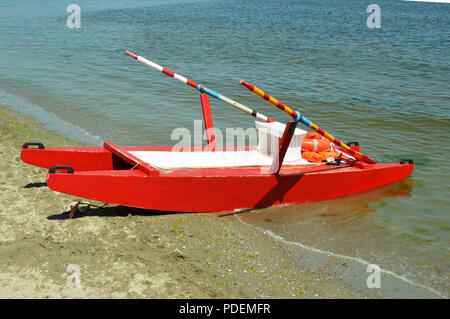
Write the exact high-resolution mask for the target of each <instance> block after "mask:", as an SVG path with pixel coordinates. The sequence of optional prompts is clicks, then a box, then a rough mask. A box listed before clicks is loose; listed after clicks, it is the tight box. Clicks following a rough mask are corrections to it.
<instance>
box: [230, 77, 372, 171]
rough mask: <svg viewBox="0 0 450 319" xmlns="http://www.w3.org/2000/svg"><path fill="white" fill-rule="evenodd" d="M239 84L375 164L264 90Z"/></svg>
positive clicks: (363, 159) (357, 156)
mask: <svg viewBox="0 0 450 319" xmlns="http://www.w3.org/2000/svg"><path fill="white" fill-rule="evenodd" d="M239 83H240V84H242V85H243V86H245V87H246V88H247V89H249V90H250V91H251V92H253V93H254V94H255V95H257V96H259V97H260V98H263V99H264V100H266V101H267V102H269V103H270V104H272V105H273V106H276V107H277V108H279V109H280V110H282V111H283V112H285V113H286V114H288V115H290V116H292V117H293V118H294V120H295V121H297V122H298V121H300V122H301V123H303V124H304V125H305V126H307V127H309V128H310V129H312V130H314V131H316V132H317V133H319V134H320V135H322V136H323V137H325V138H326V139H328V140H329V141H330V142H332V143H334V144H336V145H338V146H340V147H341V148H343V149H344V150H345V151H347V153H349V154H350V155H352V156H353V157H354V158H356V159H357V160H360V161H362V162H365V163H368V164H373V163H375V161H374V160H373V159H371V158H370V157H368V156H367V155H364V154H363V153H360V152H356V151H354V150H352V149H351V148H350V146H348V145H347V144H345V143H343V142H341V141H339V140H338V139H337V138H335V137H334V136H333V135H331V134H330V133H328V132H326V131H324V130H323V129H321V128H320V127H318V126H317V125H316V124H314V123H312V122H311V121H310V120H308V119H307V118H306V117H305V116H303V115H302V114H301V113H300V112H298V111H294V110H292V109H291V108H290V107H287V106H286V105H284V104H283V103H281V102H280V101H278V100H277V99H275V98H273V97H272V96H270V95H269V94H267V93H266V92H264V91H263V90H261V89H259V88H258V87H256V86H254V85H253V84H251V83H248V82H246V81H244V80H242V79H241V80H239Z"/></svg>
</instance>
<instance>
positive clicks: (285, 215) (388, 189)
mask: <svg viewBox="0 0 450 319" xmlns="http://www.w3.org/2000/svg"><path fill="white" fill-rule="evenodd" d="M413 186H414V179H413V178H405V179H402V180H400V181H397V182H394V183H391V184H388V185H385V186H382V187H379V188H376V189H373V190H370V191H366V192H363V193H359V194H355V195H350V196H346V197H340V198H336V199H331V200H325V201H319V202H311V203H305V204H300V205H288V206H278V207H269V208H265V209H260V210H251V211H248V212H242V213H238V218H239V219H240V220H242V221H244V222H246V223H249V224H252V225H254V226H258V227H261V228H263V229H267V230H270V231H272V232H273V233H275V234H277V235H279V236H281V237H283V238H285V239H286V240H288V241H294V242H302V243H305V242H307V243H308V244H312V245H314V244H316V243H318V242H320V244H321V245H322V244H325V242H328V244H329V245H332V246H333V247H334V245H335V243H331V241H334V240H337V239H338V238H339V240H340V243H341V244H342V243H343V242H346V241H349V243H351V245H352V246H353V247H354V241H355V240H356V241H358V240H362V241H366V240H368V239H369V238H370V237H371V233H376V234H377V235H375V236H376V237H378V236H379V235H380V234H381V233H379V232H378V231H379V230H380V227H383V224H385V223H386V222H388V220H389V219H390V216H389V215H395V211H392V210H391V209H390V207H389V206H390V202H391V201H392V200H394V201H395V200H396V198H400V197H411V196H412V192H413ZM317 191H320V190H317ZM222 216H224V215H222ZM341 244H339V246H341ZM329 245H325V246H329ZM324 248H325V247H324Z"/></svg>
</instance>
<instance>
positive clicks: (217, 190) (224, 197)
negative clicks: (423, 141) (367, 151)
mask: <svg viewBox="0 0 450 319" xmlns="http://www.w3.org/2000/svg"><path fill="white" fill-rule="evenodd" d="M106 144H107V143H105V147H82V148H44V147H42V149H41V148H39V149H36V148H34V149H33V148H29V147H28V146H26V145H24V147H23V148H22V151H21V157H22V160H23V161H24V162H25V163H28V164H31V165H35V166H39V167H44V168H52V167H54V166H65V167H66V168H67V169H66V170H64V169H63V172H61V171H56V170H52V169H50V170H49V173H48V174H47V185H48V186H49V187H50V188H51V189H53V190H55V191H58V192H61V193H65V194H69V195H73V196H77V197H81V198H87V199H92V200H97V201H102V202H107V203H112V204H119V205H125V206H132V207H139V208H145V209H151V210H160V211H174V212H219V211H230V210H236V209H253V208H263V207H269V206H278V205H285V204H299V203H304V202H312V201H319V200H326V199H331V198H336V197H341V196H347V195H351V194H356V193H360V192H364V191H367V190H370V189H373V188H376V187H380V186H383V185H386V184H389V183H392V182H395V181H397V180H400V179H402V178H404V177H406V176H408V175H409V174H411V173H412V171H413V169H414V164H413V163H412V161H411V162H404V163H403V164H398V163H377V164H370V165H369V164H361V165H352V166H350V165H340V166H334V165H326V164H320V165H297V166H295V165H293V166H289V165H284V166H282V167H281V170H280V172H279V174H270V173H269V167H256V166H252V167H227V168H220V167H215V168H178V169H169V170H167V169H166V170H164V169H162V170H157V171H156V173H155V172H153V171H149V172H147V173H146V170H144V169H142V168H141V169H139V165H135V163H136V160H135V159H134V160H130V158H128V157H127V156H129V152H133V151H173V149H172V147H118V146H116V145H114V144H112V143H110V144H108V145H106ZM106 146H108V147H106ZM116 149H117V150H116ZM251 149H253V148H251V147H250V148H248V147H246V148H245V150H251ZM204 150H205V148H202V147H192V148H187V149H184V150H180V151H190V152H192V151H204ZM234 150H235V149H234V148H229V149H226V150H225V151H234ZM241 150H242V149H241ZM127 154H128V155H127ZM68 167H69V168H68ZM153 173H155V174H153Z"/></svg>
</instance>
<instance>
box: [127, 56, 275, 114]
mask: <svg viewBox="0 0 450 319" xmlns="http://www.w3.org/2000/svg"><path fill="white" fill-rule="evenodd" d="M125 54H126V55H129V56H130V57H132V58H134V59H136V60H138V61H139V62H142V63H143V64H146V65H148V66H149V67H151V68H153V69H155V70H156V71H159V72H162V73H164V74H166V75H168V76H170V77H173V78H174V79H176V80H178V81H180V82H183V83H184V84H187V85H189V86H192V87H193V88H195V89H197V90H199V91H200V92H204V93H206V94H208V95H209V96H212V97H214V98H216V99H218V100H221V101H224V102H225V103H227V104H230V105H231V106H233V107H235V108H237V109H238V110H241V111H244V112H245V113H247V114H250V115H252V116H254V117H256V118H258V119H260V120H262V121H265V122H275V121H274V120H272V119H271V118H270V117H267V116H265V115H264V114H261V113H259V112H256V111H255V110H252V109H251V108H249V107H247V106H245V105H243V104H241V103H239V102H236V101H233V100H232V99H229V98H227V97H226V96H223V95H221V94H219V93H217V92H216V91H213V90H211V89H208V88H207V87H205V86H203V85H202V84H197V83H195V82H194V81H191V80H189V79H187V78H185V77H184V76H181V75H179V74H176V73H174V72H172V71H170V70H169V69H166V68H164V67H162V66H161V65H159V64H156V63H155V62H152V61H150V60H147V59H146V58H144V57H142V56H139V55H137V54H134V53H133V52H130V51H128V50H126V51H125Z"/></svg>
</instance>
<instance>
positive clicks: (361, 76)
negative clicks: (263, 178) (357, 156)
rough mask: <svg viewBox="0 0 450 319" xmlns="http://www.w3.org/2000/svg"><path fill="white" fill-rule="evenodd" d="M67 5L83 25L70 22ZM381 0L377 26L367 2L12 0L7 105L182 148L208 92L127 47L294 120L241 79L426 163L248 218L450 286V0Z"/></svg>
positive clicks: (373, 150)
mask: <svg viewBox="0 0 450 319" xmlns="http://www.w3.org/2000/svg"><path fill="white" fill-rule="evenodd" d="M73 2H75V3H77V4H78V5H79V6H80V7H81V28H80V29H70V28H68V27H67V26H66V19H67V17H68V16H69V13H67V12H66V7H67V6H68V5H69V4H70V3H73ZM376 3H377V4H379V6H380V8H381V28H380V29H369V28H368V27H367V25H366V20H367V17H368V16H369V13H367V12H366V8H367V6H368V4H370V2H367V1H338V0H336V1H287V0H286V1H268V0H258V1H256V0H247V1H234V0H230V1H180V0H177V1H175V0H173V1H167V0H164V1H162V0H155V1H137V0H126V1H125V0H117V1H106V0H100V1H87V0H77V1H56V0H54V1H47V0H46V1H44V0H36V1H25V0H2V1H1V2H0V102H1V103H5V104H7V105H9V106H11V107H13V108H15V109H17V110H19V111H22V112H26V113H29V114H32V115H34V116H36V117H37V118H38V119H40V120H41V121H43V122H45V123H46V124H47V126H48V127H49V128H52V129H56V130H58V131H59V132H61V133H63V134H65V135H67V136H71V137H75V138H77V139H80V140H83V141H86V142H89V143H92V144H100V143H101V142H102V141H103V140H112V141H114V142H116V143H117V144H121V145H173V144H174V143H175V142H174V141H171V140H170V136H171V132H172V130H173V129H174V128H177V127H186V128H188V129H192V128H193V127H194V120H196V119H201V118H202V113H201V108H200V104H199V97H198V94H197V92H196V91H195V90H193V89H192V88H190V87H188V86H186V85H183V84H181V83H179V82H177V81H174V80H173V79H170V78H168V77H166V76H164V75H162V74H160V73H158V72H156V71H154V70H152V69H150V68H148V67H146V66H144V65H142V64H140V63H137V62H136V61H134V60H133V59H131V58H129V57H127V56H125V55H124V50H125V49H129V50H131V51H133V52H136V53H138V54H141V55H143V56H145V57H147V58H148V59H150V60H153V61H155V62H157V63H159V64H161V65H163V66H166V67H167V68H169V69H172V70H174V71H175V72H177V73H180V74H182V75H184V76H187V77H190V78H192V79H193V80H194V81H196V82H199V83H203V84H205V85H207V86H208V87H210V88H212V89H214V90H216V91H218V92H220V93H221V94H223V95H225V96H228V97H230V98H232V99H235V100H237V101H239V102H241V103H243V104H246V105H249V106H251V107H254V108H256V109H257V110H258V111H260V112H262V113H264V114H267V115H268V116H270V117H272V118H275V119H277V120H279V121H286V120H288V118H287V116H285V115H284V114H282V113H281V112H279V111H277V110H276V109H275V108H273V107H272V106H270V105H269V104H267V103H265V102H264V101H262V100H258V99H257V98H256V97H255V96H253V95H252V94H251V93H249V92H248V91H247V90H246V89H244V88H243V87H240V86H239V84H238V80H239V78H244V79H246V80H248V81H250V82H253V83H255V84H256V85H258V86H259V87H261V88H263V89H266V90H268V91H269V92H270V93H271V94H272V95H274V96H275V97H277V98H278V99H280V100H281V101H283V102H284V103H285V104H287V105H290V106H293V107H294V108H295V109H298V110H300V111H302V112H303V113H304V114H305V115H306V116H308V118H310V119H311V120H312V121H313V122H315V123H317V124H318V125H320V126H321V127H323V128H325V129H326V130H328V131H329V132H331V133H332V134H334V135H335V136H337V137H338V138H340V139H343V140H344V141H353V140H356V141H359V143H360V144H361V150H362V151H363V152H364V153H367V154H369V155H370V156H372V157H373V158H375V159H376V160H379V161H387V162H395V161H398V160H399V159H401V158H413V159H414V161H415V163H416V166H415V171H414V173H413V174H412V176H411V177H410V178H407V179H405V180H403V181H400V182H398V183H394V184H392V185H388V186H386V187H383V188H380V189H377V190H374V191H371V192H367V193H364V194H359V195H354V196H350V197H346V198H341V199H336V200H330V201H324V202H318V203H311V204H304V205H296V206H289V207H281V208H269V209H264V210H259V211H255V212H251V213H247V214H241V215H240V218H241V219H242V220H243V221H245V222H248V223H250V224H253V225H256V226H259V227H262V228H265V229H268V230H271V231H272V232H273V233H275V234H277V235H279V236H282V237H283V238H284V239H285V240H287V241H292V242H298V243H302V244H304V245H307V246H310V247H314V248H317V249H320V250H324V251H330V252H334V253H336V254H342V255H346V256H351V257H355V258H359V259H361V260H365V261H367V262H370V263H375V264H378V265H380V266H381V267H382V268H383V269H386V270H388V271H392V272H394V273H396V274H398V275H399V276H404V277H406V278H408V279H410V280H412V281H414V282H416V283H418V284H420V285H424V286H427V287H430V288H431V289H434V290H436V291H438V292H440V293H441V295H443V296H448V292H449V279H450V262H449V260H450V258H449V257H450V252H449V248H450V218H449V214H450V208H449V206H450V200H449V197H450V182H449V173H450V170H449V166H450V160H449V158H450V147H449V142H448V138H449V137H448V136H450V27H449V26H450V4H434V3H418V2H404V1H396V0H391V1H381V0H379V1H376ZM212 112H213V117H214V123H215V125H216V127H218V128H221V129H225V128H227V127H243V128H248V127H252V126H253V118H251V117H249V116H248V115H246V114H244V113H241V112H239V111H237V110H235V109H233V108H231V107H230V106H228V105H226V104H223V103H222V102H220V101H216V100H215V101H212ZM42 142H44V143H45V141H42ZM318 191H320V190H318Z"/></svg>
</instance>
